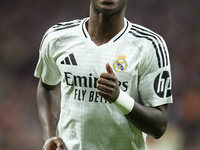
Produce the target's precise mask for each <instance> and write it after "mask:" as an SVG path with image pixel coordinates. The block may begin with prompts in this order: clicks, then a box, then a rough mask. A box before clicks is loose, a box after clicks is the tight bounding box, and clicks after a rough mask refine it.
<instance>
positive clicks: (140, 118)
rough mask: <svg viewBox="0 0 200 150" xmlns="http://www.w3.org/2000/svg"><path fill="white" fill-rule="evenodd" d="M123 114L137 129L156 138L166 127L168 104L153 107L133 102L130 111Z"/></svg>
mask: <svg viewBox="0 0 200 150" xmlns="http://www.w3.org/2000/svg"><path fill="white" fill-rule="evenodd" d="M125 116H126V118H127V119H128V120H129V121H130V122H131V123H132V124H133V125H134V126H135V127H137V128H138V129H139V130H141V131H143V132H145V133H147V134H149V135H151V136H152V137H154V138H156V139H158V138H160V137H161V136H162V135H163V134H164V132H165V130H166V127H167V122H168V105H162V106H160V107H156V108H153V107H147V106H143V105H141V104H139V103H137V102H135V104H134V108H133V109H132V111H131V112H130V113H129V114H127V115H125Z"/></svg>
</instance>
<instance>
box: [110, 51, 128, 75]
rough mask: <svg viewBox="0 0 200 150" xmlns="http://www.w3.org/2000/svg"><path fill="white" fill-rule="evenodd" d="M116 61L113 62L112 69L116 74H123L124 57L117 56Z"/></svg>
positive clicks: (124, 68)
mask: <svg viewBox="0 0 200 150" xmlns="http://www.w3.org/2000/svg"><path fill="white" fill-rule="evenodd" d="M117 58H118V59H117V60H115V61H114V63H113V68H114V69H115V71H117V72H123V71H125V70H126V68H127V62H126V60H125V59H126V56H125V55H124V54H121V55H118V56H117Z"/></svg>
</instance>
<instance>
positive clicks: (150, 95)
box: [35, 18, 172, 150]
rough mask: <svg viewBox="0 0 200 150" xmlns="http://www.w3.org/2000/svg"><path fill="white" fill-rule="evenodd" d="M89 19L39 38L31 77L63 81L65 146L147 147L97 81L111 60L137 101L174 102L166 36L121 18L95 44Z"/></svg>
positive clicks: (87, 149)
mask: <svg viewBox="0 0 200 150" xmlns="http://www.w3.org/2000/svg"><path fill="white" fill-rule="evenodd" d="M88 19H89V18H84V19H81V20H74V21H70V22H63V23H59V24H57V25H55V26H53V27H51V28H50V29H49V30H48V31H47V32H46V33H45V35H44V37H43V40H42V42H41V46H40V58H39V61H38V64H37V67H36V70H35V76H36V77H38V78H41V80H42V81H43V82H44V83H46V84H49V85H56V84H58V83H59V82H61V93H62V99H61V114H60V120H59V123H58V127H57V131H58V135H59V136H60V137H62V138H63V140H64V143H65V146H66V147H67V149H68V150H108V149H109V150H122V149H125V150H147V147H146V144H145V143H146V141H145V140H146V134H145V133H143V132H141V131H140V130H138V129H137V128H136V127H134V125H132V124H131V123H130V122H129V121H128V120H127V119H126V118H125V116H124V115H123V114H122V113H121V112H120V110H119V109H118V108H117V107H116V106H115V105H114V104H112V103H109V102H107V101H105V100H104V98H102V97H101V96H100V95H99V94H98V90H97V88H96V87H97V80H98V79H99V76H100V74H101V73H103V72H106V69H105V64H106V63H109V64H110V65H111V66H112V68H113V71H114V73H115V75H116V77H117V78H118V80H119V87H120V88H121V89H122V90H123V91H125V92H126V93H127V94H128V95H130V96H131V97H132V98H133V99H134V100H135V101H137V102H139V103H141V104H142V105H145V106H150V107H156V106H159V105H163V104H167V103H172V95H171V70H170V60H169V54H168V49H167V46H166V44H165V41H164V40H163V38H162V37H161V36H159V35H158V34H156V33H155V32H153V31H151V30H149V29H147V28H145V27H143V26H140V25H137V24H133V23H131V22H129V21H128V20H126V19H125V18H124V28H123V29H122V30H121V31H120V32H119V33H118V34H117V35H115V36H114V37H113V38H112V39H111V40H110V41H109V42H108V43H106V44H103V45H101V46H97V45H96V44H95V43H94V42H93V41H92V40H91V39H90V36H89V34H88V32H87V29H86V22H87V21H88Z"/></svg>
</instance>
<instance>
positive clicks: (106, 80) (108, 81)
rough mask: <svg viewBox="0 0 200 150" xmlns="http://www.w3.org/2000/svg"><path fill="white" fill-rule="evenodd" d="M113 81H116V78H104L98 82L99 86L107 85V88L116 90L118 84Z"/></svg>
mask: <svg viewBox="0 0 200 150" xmlns="http://www.w3.org/2000/svg"><path fill="white" fill-rule="evenodd" d="M113 81H116V79H115V78H103V77H101V78H99V80H98V81H97V82H98V86H100V85H105V86H107V87H112V88H114V87H115V86H116V83H115V82H113ZM98 86H97V87H98Z"/></svg>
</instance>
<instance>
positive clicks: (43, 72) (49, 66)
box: [34, 36, 61, 85]
mask: <svg viewBox="0 0 200 150" xmlns="http://www.w3.org/2000/svg"><path fill="white" fill-rule="evenodd" d="M44 37H45V36H44ZM51 48H52V46H51V41H50V40H49V37H48V36H47V37H45V38H43V41H42V43H41V46H40V51H39V60H38V63H37V66H36V69H35V72H34V76H35V77H37V78H40V79H41V80H42V81H43V82H44V83H46V84H48V85H56V84H58V83H59V82H60V81H61V73H60V70H59V68H58V66H57V64H56V61H55V59H54V58H53V53H52V50H51Z"/></svg>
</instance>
